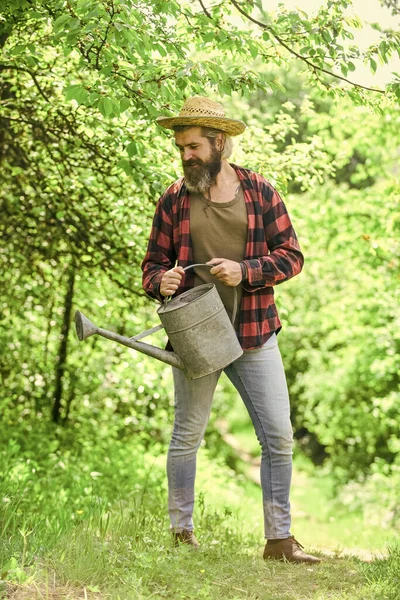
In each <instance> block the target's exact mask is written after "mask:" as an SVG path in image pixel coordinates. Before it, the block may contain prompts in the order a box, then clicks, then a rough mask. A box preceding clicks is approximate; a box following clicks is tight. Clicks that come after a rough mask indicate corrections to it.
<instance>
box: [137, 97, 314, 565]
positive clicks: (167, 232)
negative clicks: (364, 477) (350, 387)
mask: <svg viewBox="0 0 400 600" xmlns="http://www.w3.org/2000/svg"><path fill="white" fill-rule="evenodd" d="M157 123H158V124H159V125H161V126H163V127H166V128H168V129H172V130H173V131H174V132H175V145H176V147H177V149H178V150H179V152H180V156H181V160H182V166H183V172H184V178H181V179H178V180H177V181H176V182H175V183H173V184H172V185H171V186H170V187H169V188H168V189H167V190H166V191H165V192H164V194H163V195H162V197H161V198H160V200H159V201H158V203H157V207H156V211H155V215H154V220H153V226H152V230H151V234H150V239H149V243H148V248H147V253H146V256H145V258H144V260H143V263H142V269H143V287H144V290H145V291H146V293H147V294H149V295H150V296H151V297H153V298H156V299H157V300H159V301H161V302H162V301H163V300H164V298H165V297H166V296H171V295H173V294H181V293H182V292H184V291H186V290H188V289H190V288H192V287H194V286H196V285H199V284H202V283H208V282H214V283H215V282H216V285H217V289H218V292H219V294H220V296H221V299H222V301H223V304H224V306H225V308H226V310H227V312H228V314H229V315H230V317H231V318H232V317H234V314H233V313H234V307H233V299H234V294H233V293H232V292H233V291H232V288H233V287H235V288H236V290H237V296H238V306H239V307H240V308H239V311H237V316H236V317H234V327H235V330H236V332H237V336H238V339H239V342H240V344H241V346H242V348H243V351H244V352H243V354H242V356H241V357H240V358H238V359H237V360H235V361H234V362H232V363H231V364H230V365H229V366H228V367H226V368H225V369H223V370H224V372H225V373H226V375H227V376H228V378H229V379H230V381H231V382H232V383H233V385H234V386H235V388H236V389H237V391H238V393H239V394H240V396H241V398H242V399H243V402H244V403H245V406H246V408H247V410H248V413H249V415H250V418H251V420H252V423H253V425H254V429H255V432H256V435H257V437H258V440H259V442H260V445H261V450H262V454H261V486H262V494H263V511H264V534H265V538H266V540H267V542H266V545H265V549H264V558H265V559H270V558H275V559H286V560H289V561H292V562H297V563H302V562H305V563H315V562H319V561H320V559H319V558H317V557H315V556H312V555H310V554H306V553H305V552H304V551H303V550H302V546H301V545H300V544H299V542H297V540H296V539H295V538H294V537H293V536H292V535H291V533H290V525H291V516H290V502H289V492H290V484H291V473H292V442H293V437H292V426H291V422H290V407H289V395H288V390H287V384H286V378H285V373H284V369H283V364H282V359H281V355H280V351H279V348H278V341H277V334H278V333H279V331H280V329H281V323H280V320H279V316H278V312H277V309H276V306H275V303H274V290H273V287H274V286H275V285H276V284H278V283H282V282H284V281H287V280H288V279H290V278H291V277H294V276H295V275H297V274H298V273H300V271H301V269H302V266H303V260H304V259H303V255H302V253H301V251H300V247H299V244H298V241H297V237H296V234H295V232H294V229H293V227H292V224H291V221H290V218H289V215H288V213H287V211H286V208H285V205H284V203H283V201H282V199H281V198H280V196H279V194H278V192H277V191H276V190H275V189H274V188H273V187H272V185H271V184H270V183H269V182H268V181H267V180H266V179H264V178H263V177H262V176H261V175H259V174H257V173H254V172H252V171H250V170H248V169H244V168H242V167H239V166H237V165H235V164H231V163H229V162H228V160H227V159H228V158H229V156H230V154H231V151H232V136H235V135H239V134H240V133H242V132H243V131H244V129H245V124H244V123H242V122H241V121H238V120H236V119H229V118H227V117H226V116H225V112H224V109H223V107H222V106H221V104H219V103H217V102H214V101H212V100H210V99H208V98H204V97H201V96H196V97H193V98H189V99H188V100H187V101H186V102H185V104H184V106H183V107H182V109H181V111H180V113H179V114H178V115H177V116H175V117H158V119H157ZM197 263H206V264H208V265H210V266H211V267H212V268H211V269H210V270H209V269H204V268H201V267H196V268H194V270H193V272H192V271H188V272H185V271H184V268H185V267H188V266H189V265H192V264H197ZM220 375H221V370H219V371H217V372H215V373H212V374H211V375H207V376H205V377H201V378H200V379H188V378H186V376H185V375H184V373H183V372H182V371H180V370H179V369H175V368H173V378H174V388H175V421H174V428H173V433H172V438H171V443H170V447H169V451H168V459H167V475H168V490H169V493H168V509H169V515H170V520H171V532H172V535H173V538H174V540H175V543H176V544H179V543H186V544H190V545H191V546H193V547H194V548H197V547H198V546H199V544H198V541H197V539H196V537H195V535H194V524H193V507H194V485H195V475H196V455H197V450H198V448H199V446H200V444H201V441H202V439H203V436H204V433H205V429H206V426H207V422H208V419H209V415H210V411H211V405H212V400H213V395H214V391H215V388H216V385H217V382H218V379H219V377H220Z"/></svg>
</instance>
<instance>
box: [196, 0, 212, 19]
mask: <svg viewBox="0 0 400 600" xmlns="http://www.w3.org/2000/svg"><path fill="white" fill-rule="evenodd" d="M199 2H200V6H201V8H202V9H203V12H204V14H205V15H206V16H207V17H208V18H209V19H212V16H211V14H210V13H209V12H208V10H207V9H206V7H205V6H204V4H203V2H202V0H199Z"/></svg>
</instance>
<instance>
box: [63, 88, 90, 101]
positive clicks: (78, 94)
mask: <svg viewBox="0 0 400 600" xmlns="http://www.w3.org/2000/svg"><path fill="white" fill-rule="evenodd" d="M64 95H65V98H66V100H76V101H77V102H78V104H84V103H85V102H86V101H87V99H88V92H87V90H85V89H84V88H83V87H82V86H81V85H80V84H74V85H68V86H67V87H66V88H64Z"/></svg>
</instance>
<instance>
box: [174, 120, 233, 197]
mask: <svg viewBox="0 0 400 600" xmlns="http://www.w3.org/2000/svg"><path fill="white" fill-rule="evenodd" d="M175 144H176V146H177V148H178V149H179V152H180V154H181V159H182V166H183V172H184V175H185V181H186V186H187V188H188V189H189V190H190V191H191V192H201V193H204V192H206V191H207V190H208V189H209V188H210V187H211V185H213V183H215V181H216V177H217V175H218V173H219V172H220V170H221V166H222V159H221V152H220V150H219V148H220V145H221V138H220V137H218V136H217V138H216V139H210V138H206V137H203V136H202V135H201V128H200V127H191V128H190V129H185V131H179V132H176V133H175Z"/></svg>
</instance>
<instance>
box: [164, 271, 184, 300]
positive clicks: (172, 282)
mask: <svg viewBox="0 0 400 600" xmlns="http://www.w3.org/2000/svg"><path fill="white" fill-rule="evenodd" d="M184 274H185V271H184V270H183V268H182V267H174V268H173V269H170V270H169V271H166V272H165V273H164V275H163V276H162V279H161V283H160V294H161V295H162V296H172V295H173V294H175V292H176V290H177V289H178V287H179V285H180V283H181V281H182V277H183V275H184Z"/></svg>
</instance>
